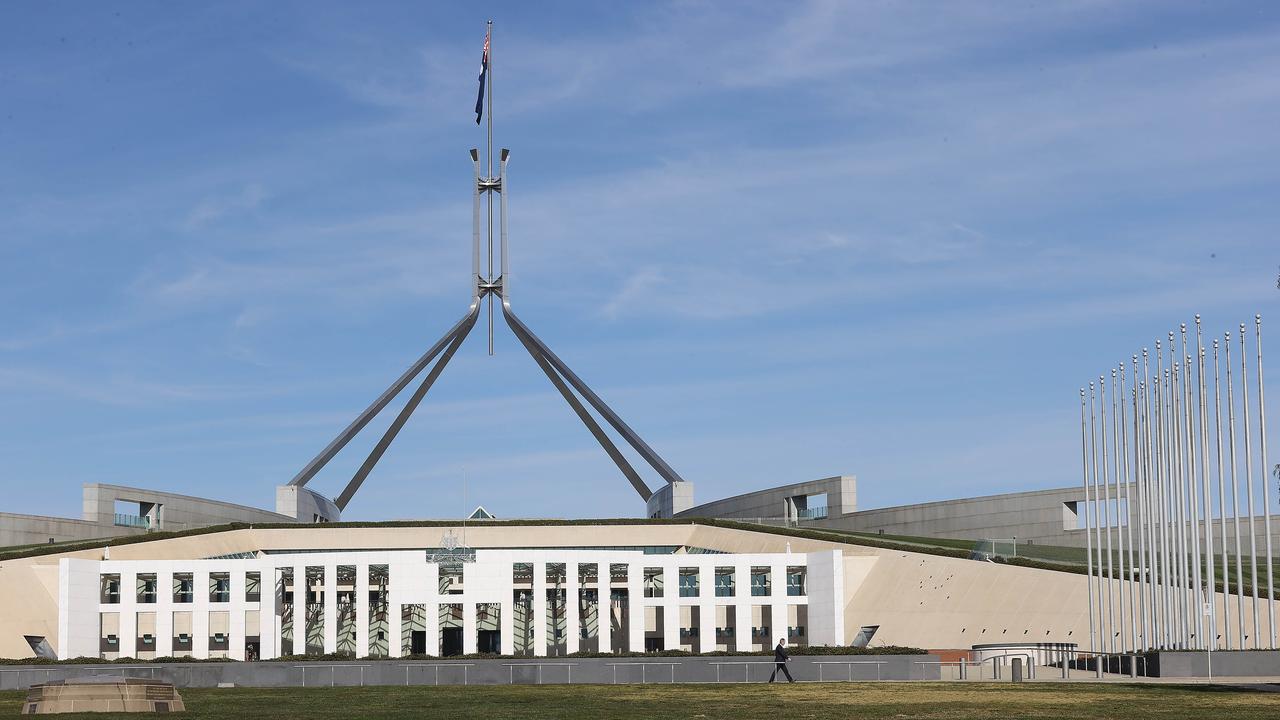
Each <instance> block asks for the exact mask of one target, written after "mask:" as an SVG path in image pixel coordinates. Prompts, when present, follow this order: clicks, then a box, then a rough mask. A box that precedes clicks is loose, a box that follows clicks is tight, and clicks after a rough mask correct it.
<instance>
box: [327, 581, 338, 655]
mask: <svg viewBox="0 0 1280 720" xmlns="http://www.w3.org/2000/svg"><path fill="white" fill-rule="evenodd" d="M323 598H324V651H325V653H326V654H328V653H334V652H337V651H338V566H337V565H336V564H333V565H331V564H328V563H326V564H325V566H324V596H323Z"/></svg>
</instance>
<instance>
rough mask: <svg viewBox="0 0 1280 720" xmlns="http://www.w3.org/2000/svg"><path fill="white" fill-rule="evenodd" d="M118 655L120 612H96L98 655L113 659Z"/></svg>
mask: <svg viewBox="0 0 1280 720" xmlns="http://www.w3.org/2000/svg"><path fill="white" fill-rule="evenodd" d="M119 656H120V613H115V612H109V613H106V612H104V613H98V657H100V658H103V659H106V660H114V659H116V658H117V657H119Z"/></svg>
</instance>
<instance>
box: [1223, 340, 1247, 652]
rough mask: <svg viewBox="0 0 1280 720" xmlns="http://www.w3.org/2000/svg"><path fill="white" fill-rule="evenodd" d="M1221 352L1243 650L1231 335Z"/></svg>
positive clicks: (1241, 633)
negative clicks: (1225, 375)
mask: <svg viewBox="0 0 1280 720" xmlns="http://www.w3.org/2000/svg"><path fill="white" fill-rule="evenodd" d="M1222 346H1223V352H1224V353H1225V354H1226V365H1227V442H1228V444H1229V445H1230V446H1231V453H1230V454H1231V508H1232V513H1231V514H1232V516H1233V517H1234V522H1235V538H1236V631H1237V635H1236V637H1237V638H1238V639H1239V640H1240V649H1241V650H1245V649H1246V648H1245V640H1244V638H1245V635H1244V567H1243V566H1242V565H1241V559H1242V558H1241V549H1240V481H1239V478H1238V477H1237V476H1236V401H1235V383H1234V382H1232V380H1231V333H1230V332H1227V333H1226V334H1225V335H1224V336H1223V343H1222Z"/></svg>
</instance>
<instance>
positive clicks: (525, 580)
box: [511, 563, 533, 586]
mask: <svg viewBox="0 0 1280 720" xmlns="http://www.w3.org/2000/svg"><path fill="white" fill-rule="evenodd" d="M511 582H512V583H513V584H515V585H524V586H529V585H533V563H511Z"/></svg>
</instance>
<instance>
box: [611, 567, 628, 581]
mask: <svg viewBox="0 0 1280 720" xmlns="http://www.w3.org/2000/svg"><path fill="white" fill-rule="evenodd" d="M609 582H610V583H620V584H625V583H626V582H627V564H626V563H609Z"/></svg>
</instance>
